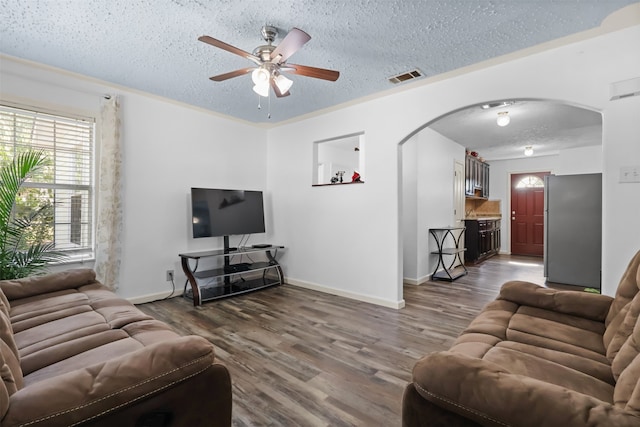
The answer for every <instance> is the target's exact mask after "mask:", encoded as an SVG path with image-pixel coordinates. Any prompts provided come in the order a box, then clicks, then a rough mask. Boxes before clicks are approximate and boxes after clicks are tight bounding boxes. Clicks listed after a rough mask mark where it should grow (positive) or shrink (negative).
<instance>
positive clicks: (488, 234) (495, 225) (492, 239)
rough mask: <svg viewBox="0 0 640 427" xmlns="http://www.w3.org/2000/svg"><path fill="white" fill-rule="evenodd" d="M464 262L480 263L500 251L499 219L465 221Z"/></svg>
mask: <svg viewBox="0 0 640 427" xmlns="http://www.w3.org/2000/svg"><path fill="white" fill-rule="evenodd" d="M464 223H465V226H466V231H465V236H464V245H465V247H466V248H467V251H466V253H465V257H464V258H465V262H467V263H477V262H481V261H483V260H485V259H487V258H489V257H491V256H493V255H495V254H497V253H498V252H499V251H500V218H478V219H466V220H465V221H464Z"/></svg>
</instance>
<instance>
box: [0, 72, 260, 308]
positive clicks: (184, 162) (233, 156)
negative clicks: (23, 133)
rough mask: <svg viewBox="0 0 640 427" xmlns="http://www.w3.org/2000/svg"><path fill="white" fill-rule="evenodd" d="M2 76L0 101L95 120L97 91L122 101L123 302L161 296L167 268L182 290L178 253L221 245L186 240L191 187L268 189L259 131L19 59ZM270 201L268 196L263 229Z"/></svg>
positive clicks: (166, 287)
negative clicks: (75, 113) (81, 113)
mask: <svg viewBox="0 0 640 427" xmlns="http://www.w3.org/2000/svg"><path fill="white" fill-rule="evenodd" d="M0 71H1V73H2V74H1V75H0V78H1V81H2V87H1V97H2V99H13V100H19V101H21V102H23V103H26V104H27V105H36V104H41V105H42V104H45V105H47V106H49V107H52V108H57V109H74V110H81V111H84V112H87V113H89V114H92V115H94V116H98V111H99V101H100V96H101V94H104V93H110V94H112V95H117V96H119V97H120V99H121V112H122V114H121V117H122V141H123V146H124V153H123V162H124V170H123V180H124V203H123V207H124V233H123V236H122V264H121V276H120V289H119V290H118V293H119V294H120V295H122V296H124V297H127V298H129V297H142V299H145V298H147V299H149V298H150V299H153V298H157V297H158V296H160V295H167V294H168V293H169V291H170V289H171V286H170V283H168V282H166V281H165V271H166V270H169V269H173V270H175V278H176V285H177V287H178V288H180V289H181V288H182V286H183V284H184V280H185V279H184V275H183V274H182V269H181V267H180V262H179V260H180V258H179V257H178V254H179V253H180V252H185V251H188V250H198V249H210V248H219V247H221V246H222V242H221V239H220V238H204V239H195V240H194V239H193V238H192V237H191V229H190V218H189V215H190V208H189V204H188V203H189V191H190V187H192V186H193V187H198V186H199V187H217V188H239V189H257V190H261V189H266V185H265V184H266V163H265V160H264V159H265V157H266V144H265V139H266V135H265V131H264V130H263V129H260V128H257V127H254V126H248V125H245V124H241V123H240V122H236V121H232V120H228V119H224V118H221V117H219V116H217V115H214V114H211V113H207V112H203V111H201V110H197V109H195V108H191V107H186V106H184V105H180V104H178V103H173V102H169V101H167V100H163V99H161V98H158V97H153V96H148V95H144V94H140V93H137V92H134V91H130V90H126V89H123V88H116V87H110V86H109V85H107V84H104V83H100V82H96V81H91V80H88V79H85V78H81V77H78V76H75V75H71V74H68V73H62V72H58V71H54V70H52V69H47V68H43V67H35V66H31V65H29V64H26V63H24V62H21V61H20V62H18V61H12V60H9V59H3V61H2V67H1V70H0ZM270 201H271V198H270V196H269V194H267V195H266V200H265V204H266V217H267V218H266V221H267V227H269V225H270V224H271V217H270V213H271V203H270ZM256 239H257V238H256ZM85 266H88V267H92V263H87V264H86V265H85ZM145 296H146V297H145Z"/></svg>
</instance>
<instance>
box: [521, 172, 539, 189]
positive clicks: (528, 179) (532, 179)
mask: <svg viewBox="0 0 640 427" xmlns="http://www.w3.org/2000/svg"><path fill="white" fill-rule="evenodd" d="M543 187H544V181H543V180H542V179H540V178H539V177H537V176H535V175H529V176H525V177H524V178H522V179H521V180H520V181H519V182H518V184H517V185H516V188H543Z"/></svg>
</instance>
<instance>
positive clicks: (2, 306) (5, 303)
mask: <svg viewBox="0 0 640 427" xmlns="http://www.w3.org/2000/svg"><path fill="white" fill-rule="evenodd" d="M10 309H11V305H10V304H9V300H8V299H7V296H6V295H5V294H4V292H2V288H0V311H2V312H3V313H4V314H6V315H7V317H9V310H10Z"/></svg>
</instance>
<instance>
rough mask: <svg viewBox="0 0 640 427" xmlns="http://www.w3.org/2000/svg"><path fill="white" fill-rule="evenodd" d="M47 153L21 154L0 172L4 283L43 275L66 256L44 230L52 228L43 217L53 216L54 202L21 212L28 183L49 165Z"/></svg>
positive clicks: (1, 275) (0, 264)
mask: <svg viewBox="0 0 640 427" xmlns="http://www.w3.org/2000/svg"><path fill="white" fill-rule="evenodd" d="M46 160H47V159H46V156H45V154H44V152H43V151H26V152H24V153H20V154H17V155H16V156H15V157H14V158H13V160H12V161H11V162H9V163H8V164H7V165H2V168H1V169H0V280H6V279H17V278H21V277H27V276H32V275H37V274H41V273H43V272H44V271H45V269H46V267H47V265H48V264H49V263H51V262H57V261H61V260H63V259H64V258H65V255H64V254H63V253H61V252H58V251H56V250H55V245H54V243H53V242H52V241H51V239H50V238H49V237H48V236H47V235H46V233H44V232H43V231H42V230H43V229H45V228H46V227H50V224H47V221H42V219H43V218H46V217H51V215H52V211H53V206H52V204H51V203H44V204H40V205H39V206H36V207H33V208H30V209H23V211H22V212H20V211H19V210H18V209H17V203H16V201H17V200H18V198H19V196H20V194H21V188H22V186H23V184H24V182H25V181H26V180H27V179H29V177H31V176H33V174H34V173H36V172H37V171H39V170H40V169H42V168H43V167H44V166H45V165H46Z"/></svg>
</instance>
